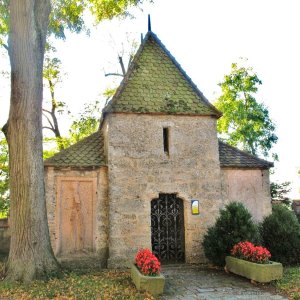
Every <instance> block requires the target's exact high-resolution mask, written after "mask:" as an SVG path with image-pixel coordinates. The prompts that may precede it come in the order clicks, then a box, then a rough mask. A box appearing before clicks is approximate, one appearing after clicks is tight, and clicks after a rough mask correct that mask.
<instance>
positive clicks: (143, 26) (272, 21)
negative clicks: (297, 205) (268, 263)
mask: <svg viewBox="0 0 300 300" xmlns="http://www.w3.org/2000/svg"><path fill="white" fill-rule="evenodd" d="M131 12H132V14H133V15H134V16H135V18H134V19H131V18H128V19H125V20H113V21H105V22H102V23H101V24H99V25H98V26H97V27H92V24H91V23H92V22H91V21H88V25H90V26H91V27H90V28H91V32H90V35H89V36H88V35H86V34H84V33H82V34H79V35H78V34H67V39H66V40H65V41H61V40H59V41H54V45H55V47H56V48H57V56H58V57H59V58H60V60H61V61H62V69H63V73H64V74H65V75H64V76H63V78H62V82H61V83H60V84H59V86H58V88H57V91H56V94H57V98H58V99H59V100H61V101H64V102H66V103H67V105H68V108H69V110H71V111H72V113H73V114H76V113H79V112H80V111H82V109H83V105H84V103H87V102H94V101H96V100H99V101H100V102H101V103H102V104H104V102H105V100H104V97H103V96H102V92H103V91H104V90H105V88H107V87H109V86H113V85H114V83H113V81H115V84H116V82H117V80H115V79H114V78H112V77H105V76H104V74H105V72H106V73H107V72H115V71H117V70H118V54H122V51H123V52H125V54H124V57H126V51H128V49H130V47H128V39H129V40H135V41H136V42H137V43H139V42H140V37H141V33H143V34H144V35H145V34H146V32H147V15H148V14H150V15H151V24H152V31H153V32H154V33H156V34H157V35H158V37H159V38H160V39H161V41H162V42H163V44H164V45H165V46H166V47H167V49H168V50H169V51H170V52H171V53H172V55H173V56H175V58H176V60H177V61H178V62H179V63H180V64H181V66H182V67H183V69H184V70H185V71H186V72H187V74H188V75H189V76H190V77H191V78H192V80H193V82H194V83H195V84H196V85H197V86H198V88H199V89H200V90H201V91H202V92H203V94H204V95H205V96H206V97H207V98H208V99H209V100H210V101H211V102H212V103H213V102H214V101H215V99H216V98H217V96H218V95H219V93H220V88H219V87H218V83H219V82H220V81H222V78H223V76H224V75H225V74H228V73H229V72H230V68H231V64H232V63H233V62H237V61H238V60H239V58H240V57H244V58H247V59H248V61H247V64H248V66H251V67H252V68H253V70H254V71H255V72H256V73H257V74H258V77H259V78H260V79H261V80H262V83H263V84H262V85H261V86H260V88H259V92H258V94H257V97H256V99H257V100H258V101H259V102H263V103H264V104H265V105H266V106H267V107H268V109H269V112H270V117H271V118H272V120H273V121H274V123H275V124H276V126H277V127H276V134H277V135H278V137H279V140H278V143H277V145H276V146H275V147H274V149H273V151H274V152H276V153H278V155H279V162H275V168H274V170H275V174H274V175H272V176H271V180H272V181H280V182H282V181H291V182H292V187H293V190H292V192H291V194H290V196H291V197H292V198H293V199H300V194H299V192H298V190H299V188H300V177H299V175H298V174H297V170H298V169H300V157H299V156H300V155H299V153H300V151H299V148H300V147H299V146H300V136H299V127H300V126H299V112H300V99H299V93H298V86H299V70H300V58H299V55H300V43H299V28H300V18H299V16H298V14H299V0H284V1H281V0H251V1H249V0H226V1H224V0H185V1H179V0H154V4H145V5H142V10H139V9H133V10H131ZM8 69H9V64H8V60H7V55H6V53H5V52H4V51H2V52H0V71H2V70H8ZM116 79H117V78H116ZM44 93H45V98H47V97H48V95H47V91H45V92H44ZM8 102H9V79H8V78H5V76H2V79H1V80H0V126H1V125H3V124H4V123H5V120H6V118H7V114H8ZM62 122H63V125H64V129H65V131H67V128H68V126H69V123H68V120H67V118H63V119H62Z"/></svg>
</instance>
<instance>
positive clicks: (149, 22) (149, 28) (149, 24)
mask: <svg viewBox="0 0 300 300" xmlns="http://www.w3.org/2000/svg"><path fill="white" fill-rule="evenodd" d="M148 31H151V17H150V14H149V15H148Z"/></svg>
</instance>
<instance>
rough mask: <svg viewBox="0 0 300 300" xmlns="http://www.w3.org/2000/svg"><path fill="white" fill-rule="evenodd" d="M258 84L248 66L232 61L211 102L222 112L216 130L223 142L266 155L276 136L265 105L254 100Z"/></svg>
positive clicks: (259, 81)
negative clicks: (215, 97)
mask: <svg viewBox="0 0 300 300" xmlns="http://www.w3.org/2000/svg"><path fill="white" fill-rule="evenodd" d="M261 84H262V81H261V80H260V79H259V78H258V76H257V74H256V73H254V72H253V70H252V68H249V67H244V66H240V65H238V64H237V63H233V64H232V65H231V72H230V74H229V75H225V76H224V79H223V81H222V82H221V83H219V86H220V87H221V89H222V94H221V96H220V97H219V98H218V99H217V101H216V102H215V103H214V104H215V106H216V107H217V108H218V109H219V110H220V111H221V112H223V117H222V118H220V119H219V121H218V127H217V129H218V132H219V133H220V134H221V135H222V136H223V137H224V139H225V140H226V142H228V143H229V144H231V145H232V146H238V147H241V148H242V149H243V150H245V151H247V152H249V153H251V154H253V155H258V154H262V155H264V156H267V155H268V153H269V151H270V149H271V148H272V146H273V145H274V144H275V143H276V142H277V139H278V138H277V136H276V134H275V125H274V123H273V121H272V120H271V119H270V116H269V111H268V109H267V107H266V106H265V105H264V104H262V103H259V102H258V101H257V100H256V99H255V94H256V93H257V91H258V86H259V85H261Z"/></svg>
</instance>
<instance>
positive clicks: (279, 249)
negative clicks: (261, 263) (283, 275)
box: [260, 204, 300, 265]
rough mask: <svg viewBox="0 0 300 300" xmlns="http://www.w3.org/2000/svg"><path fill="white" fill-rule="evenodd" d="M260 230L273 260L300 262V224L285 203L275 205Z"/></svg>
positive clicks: (291, 262)
mask: <svg viewBox="0 0 300 300" xmlns="http://www.w3.org/2000/svg"><path fill="white" fill-rule="evenodd" d="M260 231H261V236H262V239H263V241H264V245H265V246H266V247H267V248H268V250H269V251H270V252H271V254H272V257H271V260H275V261H279V262H281V263H283V264H285V265H291V264H298V263H300V224H299V222H298V220H297V217H296V215H295V214H294V212H292V211H290V210H289V209H288V208H287V207H284V206H283V205H279V204H278V205H274V206H273V209H272V214H271V215H269V216H267V217H266V218H265V219H264V221H263V222H262V224H261V228H260Z"/></svg>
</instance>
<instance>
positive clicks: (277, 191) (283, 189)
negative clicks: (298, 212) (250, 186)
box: [270, 181, 292, 206]
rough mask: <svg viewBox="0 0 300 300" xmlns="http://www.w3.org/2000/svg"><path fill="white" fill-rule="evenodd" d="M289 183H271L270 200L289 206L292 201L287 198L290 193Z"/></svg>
mask: <svg viewBox="0 0 300 300" xmlns="http://www.w3.org/2000/svg"><path fill="white" fill-rule="evenodd" d="M291 189H292V188H291V182H289V181H285V182H281V183H279V182H271V184H270V191H271V198H272V200H275V201H281V202H282V203H283V204H286V205H287V206H290V205H291V203H292V200H291V199H290V198H289V197H288V196H287V194H288V193H289V192H290V191H291Z"/></svg>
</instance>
